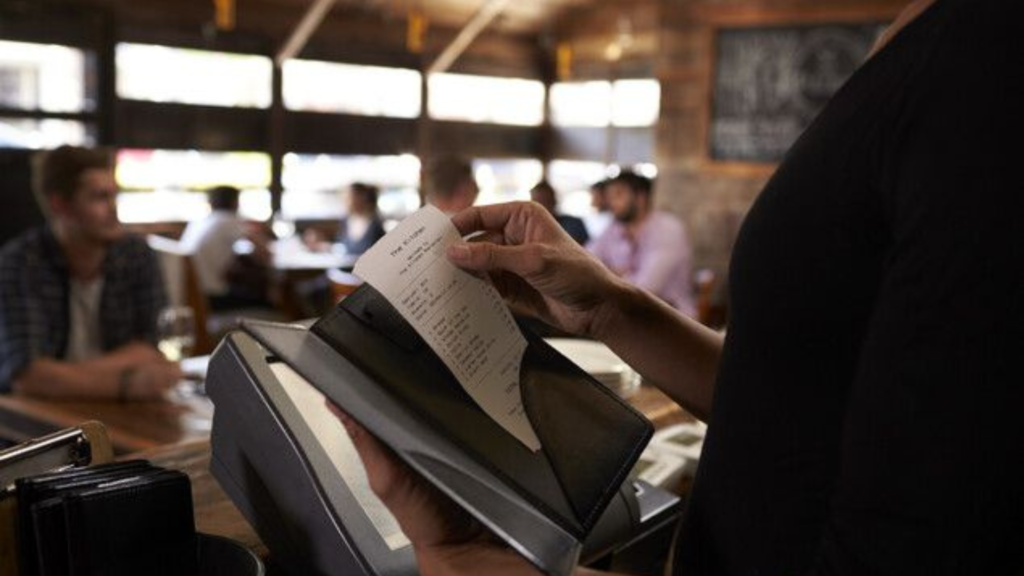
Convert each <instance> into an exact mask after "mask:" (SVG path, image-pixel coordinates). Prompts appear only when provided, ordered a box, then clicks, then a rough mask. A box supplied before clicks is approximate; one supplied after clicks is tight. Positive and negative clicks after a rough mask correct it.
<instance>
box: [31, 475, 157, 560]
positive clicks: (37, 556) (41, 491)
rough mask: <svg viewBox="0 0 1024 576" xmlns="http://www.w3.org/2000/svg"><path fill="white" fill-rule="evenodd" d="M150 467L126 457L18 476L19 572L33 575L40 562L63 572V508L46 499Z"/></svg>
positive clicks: (65, 551)
mask: <svg viewBox="0 0 1024 576" xmlns="http://www.w3.org/2000/svg"><path fill="white" fill-rule="evenodd" d="M152 468H153V466H152V465H151V464H150V463H149V462H146V461H144V460H130V461H126V462H113V463H110V464H102V465H99V466H89V467H86V468H71V469H68V470H64V471H60V472H52V473H48V474H41V475H38V476H32V477H29V478H21V479H19V480H18V481H17V482H15V494H16V495H17V502H18V507H17V509H18V520H17V534H18V566H19V570H18V571H19V574H21V576H36V575H38V574H40V573H41V570H42V564H43V563H44V562H45V563H46V564H48V565H49V567H50V569H52V570H56V571H55V572H53V573H54V574H66V573H67V568H66V566H67V546H66V541H67V535H66V533H65V530H64V517H63V510H61V509H56V508H55V507H54V506H53V503H52V502H49V503H47V501H50V500H58V501H59V498H56V497H57V496H58V495H60V494H62V493H65V492H67V491H70V490H74V489H81V488H86V487H90V486H95V485H96V484H99V483H102V482H105V481H109V480H113V479H117V478H122V477H124V475H125V474H134V473H139V472H142V471H145V470H150V469H152ZM44 503H46V505H45V506H44ZM55 510H56V514H55V513H54V511H55ZM40 535H42V538H40ZM59 567H63V568H59Z"/></svg>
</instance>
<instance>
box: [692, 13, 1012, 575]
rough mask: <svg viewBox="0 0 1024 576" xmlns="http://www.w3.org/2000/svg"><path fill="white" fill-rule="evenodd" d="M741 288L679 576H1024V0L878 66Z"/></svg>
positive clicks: (797, 155)
mask: <svg viewBox="0 0 1024 576" xmlns="http://www.w3.org/2000/svg"><path fill="white" fill-rule="evenodd" d="M730 278H731V286H732V289H731V294H730V311H731V321H730V325H729V331H728V336H727V338H726V343H725V350H724V353H723V358H722V364H721V369H720V372H719V376H718V382H717V388H716V390H715V399H714V405H713V409H712V416H711V424H710V429H709V433H708V438H707V442H706V443H705V446H704V453H703V456H702V460H701V464H700V468H699V470H698V473H697V479H696V482H695V486H694V489H693V493H692V496H691V499H690V502H689V504H688V509H687V512H686V518H685V521H684V523H683V528H682V531H681V533H680V538H679V541H678V546H677V549H676V554H675V573H676V574H680V575H687V576H691V575H700V576H705V575H706V576H733V575H744V576H746V575H759V576H778V575H787V576H803V575H808V574H899V575H907V574H928V575H937V574H977V575H985V576H993V575H999V574H1021V573H1024V571H1022V567H1024V288H1022V279H1024V2H1021V0H938V2H937V3H936V4H934V5H933V6H932V7H931V8H929V9H928V10H927V11H926V12H925V13H924V14H923V15H922V16H920V17H919V18H918V19H916V20H914V21H913V22H912V23H911V24H910V25H909V26H908V27H906V28H905V29H903V31H901V32H900V33H899V35H898V36H897V37H896V38H895V39H894V40H893V42H892V43H890V44H889V45H888V46H887V47H886V48H884V49H883V50H882V51H881V52H879V53H878V54H877V55H876V56H875V57H873V58H871V59H870V60H869V61H868V62H866V63H865V65H864V66H863V67H862V68H861V69H860V70H859V71H858V72H857V73H856V74H855V75H854V76H853V77H852V78H851V79H850V80H849V82H847V84H846V85H845V86H844V87H843V88H842V89H841V90H840V92H839V93H838V94H837V95H836V96H835V97H834V98H833V100H832V101H831V102H830V104H829V105H828V107H827V108H826V110H825V111H824V112H823V113H822V114H821V115H820V116H819V118H818V119H817V120H816V121H815V122H814V123H813V125H812V126H811V127H810V128H809V129H808V130H807V132H806V133H805V134H804V135H803V136H802V137H801V138H800V140H799V141H798V142H797V143H796V144H795V145H794V147H793V148H792V150H791V151H790V152H789V154H788V156H787V157H786V159H785V160H784V162H783V163H782V165H781V166H780V167H779V169H778V171H777V173H776V174H775V176H774V177H773V178H772V179H771V181H770V182H769V183H768V185H767V186H766V187H765V189H764V191H763V192H762V194H761V196H760V197H759V198H758V200H757V201H756V202H755V205H754V206H753V208H752V209H751V211H750V214H749V215H748V217H747V220H746V222H745V223H744V225H743V228H742V231H741V233H740V237H739V240H738V242H737V245H736V249H735V253H734V257H733V262H732V268H731V276H730Z"/></svg>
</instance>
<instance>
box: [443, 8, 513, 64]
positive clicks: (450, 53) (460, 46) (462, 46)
mask: <svg viewBox="0 0 1024 576" xmlns="http://www.w3.org/2000/svg"><path fill="white" fill-rule="evenodd" d="M508 3H509V0H490V1H489V2H487V3H486V4H484V5H483V6H481V7H480V10H478V11H477V13H476V14H474V15H473V17H472V18H470V20H469V22H467V23H466V25H465V26H464V27H463V28H462V30H461V31H459V34H458V35H457V36H456V37H455V39H454V40H452V43H451V44H449V45H448V47H447V48H445V49H444V51H442V52H441V54H440V55H439V56H438V57H437V59H436V60H434V63H433V64H431V65H430V67H429V68H427V73H428V74H438V73H441V72H445V71H446V70H448V69H449V68H451V66H452V64H454V63H455V61H456V60H458V59H459V56H462V53H463V52H465V51H466V49H467V48H469V45H470V44H472V43H473V41H474V40H476V38H477V36H479V35H480V33H481V32H483V31H484V30H485V29H486V28H487V27H488V26H490V24H491V22H493V21H494V19H495V18H497V17H498V16H500V15H501V13H502V12H503V11H504V10H505V7H506V6H507V5H508Z"/></svg>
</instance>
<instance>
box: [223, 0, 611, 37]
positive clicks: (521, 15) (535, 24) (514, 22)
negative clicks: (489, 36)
mask: <svg viewBox="0 0 1024 576" xmlns="http://www.w3.org/2000/svg"><path fill="white" fill-rule="evenodd" d="M236 1H237V2H238V10H244V9H245V7H244V2H245V0H236ZM270 1H271V2H273V3H276V4H282V5H290V6H295V7H296V8H297V9H299V10H303V9H305V7H307V6H309V5H311V4H312V2H313V1H314V0H270ZM489 1H490V0H337V7H336V8H335V10H338V9H341V10H350V11H365V12H368V13H375V14H380V15H383V16H385V17H394V18H405V17H406V15H408V14H409V13H410V12H412V11H414V10H417V9H419V10H422V11H423V13H424V14H425V15H426V17H427V20H428V22H429V23H431V24H434V25H440V26H445V27H454V28H458V27H461V26H463V25H464V24H465V23H466V22H468V21H469V20H470V18H472V17H473V15H474V14H475V13H476V12H477V10H479V9H480V8H481V7H482V6H484V5H485V4H487V3H488V2H489ZM598 1H600V0H512V1H511V2H508V3H507V4H506V6H505V9H504V10H503V11H502V14H501V16H499V17H498V19H497V20H495V22H494V23H493V24H492V26H493V27H494V28H496V29H498V30H501V31H503V32H509V33H523V34H540V33H542V32H544V31H546V30H547V29H548V28H549V27H551V26H553V25H554V22H555V20H556V19H557V18H558V17H559V16H560V15H562V14H564V13H565V12H566V11H567V10H569V9H571V8H573V7H577V6H580V5H586V4H594V3H595V2H598Z"/></svg>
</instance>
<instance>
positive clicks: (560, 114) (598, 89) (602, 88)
mask: <svg viewBox="0 0 1024 576" xmlns="http://www.w3.org/2000/svg"><path fill="white" fill-rule="evenodd" d="M611 98H612V86H611V83H609V82H562V83H557V84H553V85H552V86H551V123H552V124H554V125H555V126H607V125H608V124H609V123H610V122H611V113H612V103H611Z"/></svg>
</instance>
